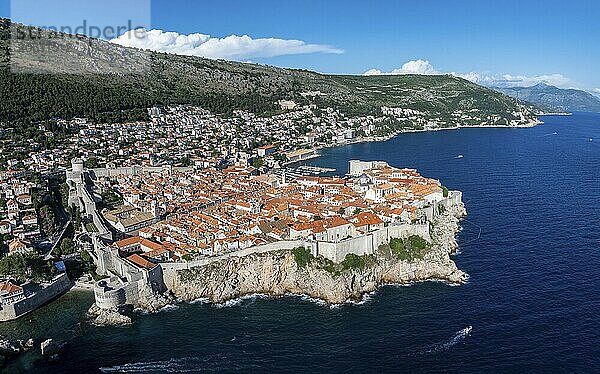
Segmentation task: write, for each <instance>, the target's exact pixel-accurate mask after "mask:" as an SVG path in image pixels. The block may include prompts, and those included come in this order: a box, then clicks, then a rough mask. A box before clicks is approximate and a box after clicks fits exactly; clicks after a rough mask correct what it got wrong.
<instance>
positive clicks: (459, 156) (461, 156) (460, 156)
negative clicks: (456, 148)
mask: <svg viewBox="0 0 600 374" xmlns="http://www.w3.org/2000/svg"><path fill="white" fill-rule="evenodd" d="M456 158H465V156H463V155H458V156H456Z"/></svg>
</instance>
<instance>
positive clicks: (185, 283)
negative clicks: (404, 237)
mask: <svg viewBox="0 0 600 374" xmlns="http://www.w3.org/2000/svg"><path fill="white" fill-rule="evenodd" d="M465 215H466V211H465V209H464V206H463V205H460V206H456V207H454V208H452V209H449V210H448V212H446V213H445V214H443V215H441V216H439V217H438V218H437V219H436V220H435V222H434V226H433V229H432V238H433V243H432V249H431V250H430V251H428V252H427V253H426V254H425V256H424V257H423V259H421V260H417V261H412V262H406V261H399V260H396V259H390V258H385V257H382V256H378V257H377V262H376V264H375V265H372V266H369V267H367V268H365V269H362V270H346V271H343V272H341V274H335V273H333V272H329V271H327V270H325V269H323V268H320V267H319V266H315V265H314V264H311V265H309V266H307V267H306V268H299V267H298V265H297V264H296V261H295V260H294V257H293V255H292V254H291V252H290V251H279V252H271V253H266V254H260V255H250V256H247V257H243V258H230V259H228V260H224V261H221V262H218V263H213V264H210V265H208V266H205V267H199V268H195V269H190V270H182V271H179V272H178V273H177V276H176V279H175V280H176V282H175V284H174V285H173V288H172V292H173V293H174V294H175V296H176V297H177V298H178V299H180V300H182V301H184V302H193V301H194V300H199V299H207V300H209V302H211V303H214V304H222V303H225V302H227V301H230V300H233V299H238V298H241V297H244V296H247V295H253V294H264V295H268V296H273V297H282V296H286V295H289V294H298V295H307V296H309V297H311V298H314V299H320V300H323V301H325V302H326V303H328V304H343V303H345V302H347V301H360V300H361V299H362V297H363V295H365V294H368V293H371V292H373V291H376V290H377V289H379V288H380V287H381V286H384V285H390V284H410V283H414V282H421V281H428V280H438V281H446V282H449V283H452V284H463V283H465V282H466V281H467V280H468V275H467V274H465V273H464V272H463V271H461V270H460V269H458V267H457V266H456V264H455V263H454V261H453V260H452V259H451V258H450V255H452V254H455V253H456V252H457V250H458V243H457V241H456V234H457V233H458V232H459V231H460V225H459V222H460V218H462V217H464V216H465Z"/></svg>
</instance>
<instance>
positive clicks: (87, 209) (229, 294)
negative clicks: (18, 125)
mask: <svg viewBox="0 0 600 374" xmlns="http://www.w3.org/2000/svg"><path fill="white" fill-rule="evenodd" d="M116 182H118V183H116ZM67 183H68V185H69V191H70V194H69V202H70V204H72V206H73V207H76V208H78V209H80V210H81V211H82V214H83V215H84V216H85V217H87V218H86V219H89V221H90V224H88V225H85V227H88V228H89V227H93V230H90V231H88V232H86V234H85V235H82V236H81V237H80V240H82V241H83V242H82V243H80V245H82V246H88V247H89V248H90V249H91V251H90V253H91V255H92V257H93V259H94V262H95V264H96V266H97V274H98V279H100V280H99V281H97V283H96V285H95V287H94V294H95V298H96V303H95V306H94V307H93V308H92V310H91V312H92V313H93V317H94V319H95V322H96V323H97V324H106V323H113V322H115V321H116V322H117V323H128V322H129V320H127V319H123V317H122V316H118V314H117V313H118V312H119V311H122V310H123V309H124V308H126V307H127V306H129V307H133V308H141V309H144V310H148V311H157V310H159V309H161V308H162V307H164V306H165V305H167V304H169V303H172V302H173V301H174V300H175V299H178V300H183V301H189V302H191V301H195V300H198V299H207V300H208V301H210V302H213V303H222V302H225V301H228V300H231V299H234V298H238V297H243V296H246V295H250V294H257V293H259V294H266V295H272V296H283V295H286V294H304V295H308V296H310V297H313V298H318V299H322V300H324V301H325V302H327V303H331V304H339V303H344V302H346V301H350V300H360V299H361V297H362V296H363V295H364V294H365V293H368V292H372V291H374V290H376V289H377V288H378V287H379V286H381V285H384V284H403V283H410V282H416V281H425V280H444V281H447V282H450V283H457V284H460V283H462V282H464V281H465V280H466V279H467V276H466V274H464V273H463V272H462V271H460V270H459V269H458V268H457V267H456V265H455V264H454V262H453V261H452V260H451V258H450V255H451V254H452V253H453V252H454V251H456V249H457V244H456V241H455V235H456V233H457V232H458V230H459V220H460V218H461V217H463V216H464V215H465V214H466V212H465V209H464V205H463V203H462V194H461V193H460V192H459V191H449V190H448V189H446V188H445V187H444V186H443V185H442V184H441V183H440V182H439V181H436V180H433V179H429V178H426V177H423V176H421V175H420V174H419V173H418V172H417V171H416V170H413V169H399V168H395V167H391V166H389V165H388V164H387V163H385V162H381V161H374V162H364V161H358V160H355V161H351V162H350V165H349V173H348V174H347V175H346V176H345V177H343V178H342V177H318V176H295V177H294V176H287V175H286V174H285V172H284V173H282V174H281V175H276V174H274V173H267V174H261V175H258V173H257V170H256V169H255V168H253V167H250V166H232V167H228V168H226V169H223V170H218V169H212V168H205V169H201V170H195V169H193V168H173V167H131V168H97V169H86V168H84V165H83V162H82V161H81V160H78V159H76V160H74V161H73V166H72V170H70V171H69V172H68V173H67ZM113 194H114V195H118V196H120V197H121V198H122V201H123V203H122V204H121V205H119V206H114V207H110V208H104V209H98V208H97V206H98V204H97V201H96V200H95V197H96V196H106V195H113ZM86 241H87V242H86Z"/></svg>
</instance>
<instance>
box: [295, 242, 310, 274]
mask: <svg viewBox="0 0 600 374" xmlns="http://www.w3.org/2000/svg"><path fill="white" fill-rule="evenodd" d="M292 254H293V255H294V260H296V264H298V267H299V268H301V269H302V268H305V267H306V266H308V264H310V263H311V261H312V260H313V259H314V257H313V255H312V253H310V249H308V248H304V247H298V248H294V249H292Z"/></svg>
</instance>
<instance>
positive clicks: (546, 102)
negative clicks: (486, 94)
mask: <svg viewBox="0 0 600 374" xmlns="http://www.w3.org/2000/svg"><path fill="white" fill-rule="evenodd" d="M494 89H495V90H497V91H499V92H502V93H504V94H506V95H508V96H511V97H514V98H515V99H519V100H522V101H525V102H529V103H531V104H534V105H537V106H539V107H540V108H543V109H544V110H545V111H550V112H559V113H560V112H596V113H600V98H598V97H596V96H594V95H592V94H591V93H589V92H585V91H582V90H576V89H561V88H558V87H554V86H550V85H548V84H545V83H540V84H537V85H535V86H532V87H510V88H501V87H494Z"/></svg>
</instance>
